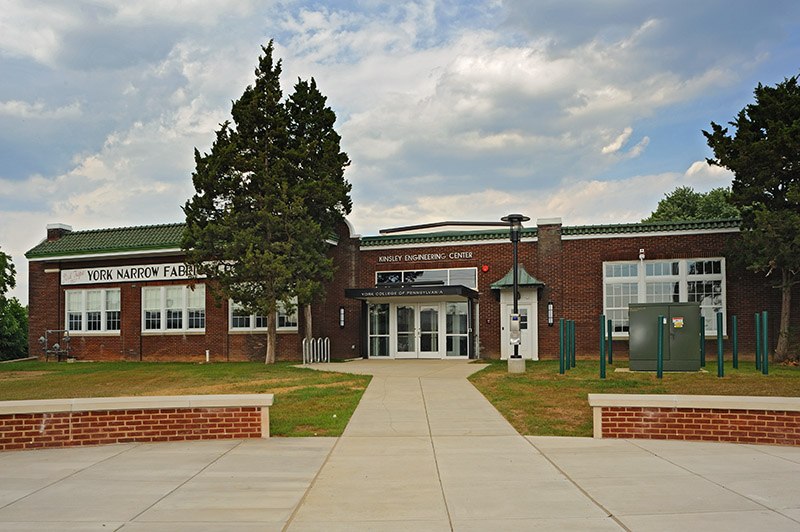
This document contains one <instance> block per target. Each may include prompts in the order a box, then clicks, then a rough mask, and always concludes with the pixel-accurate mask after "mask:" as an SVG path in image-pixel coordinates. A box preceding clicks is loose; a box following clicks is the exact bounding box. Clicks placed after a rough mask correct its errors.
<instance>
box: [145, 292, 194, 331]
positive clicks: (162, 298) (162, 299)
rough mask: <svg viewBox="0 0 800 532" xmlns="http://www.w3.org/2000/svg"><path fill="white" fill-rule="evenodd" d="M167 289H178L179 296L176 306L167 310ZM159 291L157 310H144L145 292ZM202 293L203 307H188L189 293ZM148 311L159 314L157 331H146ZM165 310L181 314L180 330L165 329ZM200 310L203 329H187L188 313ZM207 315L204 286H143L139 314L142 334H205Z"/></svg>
mask: <svg viewBox="0 0 800 532" xmlns="http://www.w3.org/2000/svg"><path fill="white" fill-rule="evenodd" d="M168 289H180V292H181V296H180V301H179V303H178V305H177V306H175V307H170V308H169V309H168V308H167V301H166V297H167V296H166V294H167V290H168ZM156 290H158V291H159V298H158V299H159V308H157V309H156V308H153V309H150V308H146V307H145V293H146V292H147V291H156ZM192 290H194V291H202V293H203V296H202V301H203V306H202V308H201V307H191V306H189V303H190V291H192ZM149 310H157V311H159V312H160V313H161V318H160V326H159V328H158V329H148V328H147V323H146V321H147V320H146V319H145V317H146V314H147V311H149ZM167 310H179V311H180V312H181V327H180V328H169V329H168V328H167ZM198 310H202V312H203V327H195V328H190V327H189V312H190V311H198ZM207 319H208V315H207V314H206V286H205V285H204V284H196V285H194V287H191V286H189V285H174V284H173V285H161V286H143V287H142V313H141V320H142V334H163V333H167V334H170V333H175V334H185V333H205V332H206V325H207Z"/></svg>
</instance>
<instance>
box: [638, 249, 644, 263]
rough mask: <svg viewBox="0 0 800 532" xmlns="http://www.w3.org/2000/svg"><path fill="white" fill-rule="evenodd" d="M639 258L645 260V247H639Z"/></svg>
mask: <svg viewBox="0 0 800 532" xmlns="http://www.w3.org/2000/svg"><path fill="white" fill-rule="evenodd" d="M639 260H641V261H644V248H639Z"/></svg>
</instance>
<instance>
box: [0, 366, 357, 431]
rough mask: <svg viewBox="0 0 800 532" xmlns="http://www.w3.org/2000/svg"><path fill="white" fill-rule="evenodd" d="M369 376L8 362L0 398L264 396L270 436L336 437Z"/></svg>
mask: <svg viewBox="0 0 800 532" xmlns="http://www.w3.org/2000/svg"><path fill="white" fill-rule="evenodd" d="M370 378H371V377H369V376H364V375H349V374H345V373H328V372H321V371H313V370H310V369H303V368H295V367H293V366H292V364H289V363H277V364H271V365H265V364H260V363H249V362H242V363H225V364H189V363H147V362H85V363H84V362H79V363H75V364H69V363H63V362H62V363H55V362H49V363H47V362H16V363H11V364H0V400H13V399H55V398H65V399H66V398H73V397H119V396H137V395H195V394H198V395H208V394H230V393H234V394H236V393H272V394H275V402H274V404H273V406H272V408H270V425H271V426H270V429H271V430H270V433H271V434H272V435H274V436H339V435H341V433H342V431H343V430H344V427H345V426H346V425H347V422H348V420H349V419H350V416H351V415H352V414H353V411H354V410H355V408H356V406H357V405H358V402H359V401H360V400H361V395H362V394H363V393H364V390H365V389H366V387H367V384H369V381H370Z"/></svg>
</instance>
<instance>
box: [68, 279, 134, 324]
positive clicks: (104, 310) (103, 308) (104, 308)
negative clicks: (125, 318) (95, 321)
mask: <svg viewBox="0 0 800 532" xmlns="http://www.w3.org/2000/svg"><path fill="white" fill-rule="evenodd" d="M88 292H99V293H100V309H98V310H92V311H90V310H88V309H87V308H86V305H87V300H88V298H87V293H88ZM110 292H117V294H118V295H117V299H118V300H119V307H120V308H118V309H112V310H109V309H108V295H107V294H108V293H110ZM76 296H79V297H80V307H81V311H80V313H81V328H80V329H70V327H69V317H70V314H73V312H72V311H70V309H69V302H70V299H72V297H76ZM89 312H100V329H97V330H89V329H87V327H88V325H89V321H88V314H89ZM109 312H119V315H120V318H119V325H120V328H119V329H108V328H107V327H108V313H109ZM64 329H65V330H67V331H69V334H70V335H75V336H77V335H93V334H95V335H108V336H118V335H119V334H120V330H121V329H122V294H121V290H120V289H119V288H89V289H83V290H65V291H64Z"/></svg>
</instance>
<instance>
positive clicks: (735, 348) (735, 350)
mask: <svg viewBox="0 0 800 532" xmlns="http://www.w3.org/2000/svg"><path fill="white" fill-rule="evenodd" d="M737 322H738V320H737V319H736V316H732V317H731V337H732V340H733V345H732V346H731V351H732V353H731V354H732V355H733V369H739V327H738V324H737Z"/></svg>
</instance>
